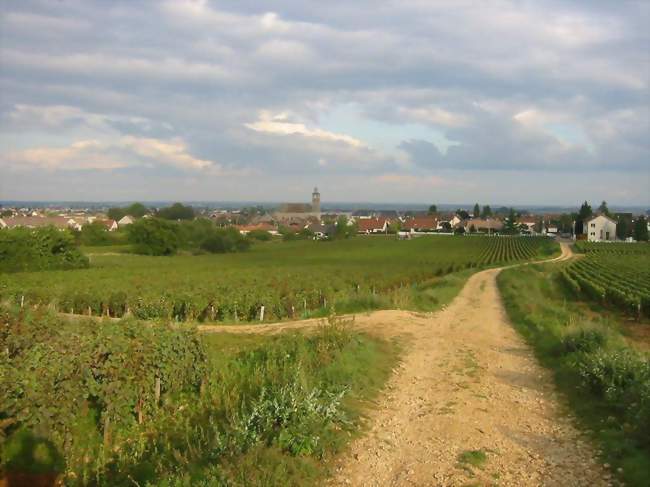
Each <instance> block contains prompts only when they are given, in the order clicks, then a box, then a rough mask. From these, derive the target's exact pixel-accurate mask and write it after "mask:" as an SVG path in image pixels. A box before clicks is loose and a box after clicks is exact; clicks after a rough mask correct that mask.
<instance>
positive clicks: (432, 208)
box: [428, 205, 438, 215]
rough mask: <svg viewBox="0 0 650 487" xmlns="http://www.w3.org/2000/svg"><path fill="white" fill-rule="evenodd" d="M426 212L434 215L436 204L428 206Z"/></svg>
mask: <svg viewBox="0 0 650 487" xmlns="http://www.w3.org/2000/svg"><path fill="white" fill-rule="evenodd" d="M428 213H429V215H435V214H436V213H438V207H437V206H436V205H431V206H429V211H428Z"/></svg>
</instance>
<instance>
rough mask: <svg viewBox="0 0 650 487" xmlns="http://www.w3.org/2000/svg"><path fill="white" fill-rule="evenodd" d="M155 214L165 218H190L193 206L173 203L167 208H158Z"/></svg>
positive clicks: (192, 214)
mask: <svg viewBox="0 0 650 487" xmlns="http://www.w3.org/2000/svg"><path fill="white" fill-rule="evenodd" d="M157 216H158V217H159V218H164V219H165V220H192V219H193V218H194V208H192V207H191V206H185V205H183V204H182V203H174V204H173V205H171V206H168V207H167V208H162V209H160V210H159V211H158V213H157Z"/></svg>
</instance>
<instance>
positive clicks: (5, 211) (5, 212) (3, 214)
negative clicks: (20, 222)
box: [0, 210, 14, 217]
mask: <svg viewBox="0 0 650 487" xmlns="http://www.w3.org/2000/svg"><path fill="white" fill-rule="evenodd" d="M13 215H14V212H13V211H12V210H2V212H0V216H2V217H5V216H13Z"/></svg>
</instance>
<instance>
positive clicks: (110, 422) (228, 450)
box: [0, 311, 396, 485]
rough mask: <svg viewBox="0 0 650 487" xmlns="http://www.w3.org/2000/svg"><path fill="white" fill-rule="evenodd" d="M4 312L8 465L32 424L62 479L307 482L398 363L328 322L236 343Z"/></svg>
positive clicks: (386, 350) (388, 349) (23, 454)
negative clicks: (60, 462) (54, 455)
mask: <svg viewBox="0 0 650 487" xmlns="http://www.w3.org/2000/svg"><path fill="white" fill-rule="evenodd" d="M2 320H3V322H4V321H5V320H8V322H9V324H10V326H9V327H8V328H7V329H5V328H3V335H2V336H1V338H2V343H0V345H1V346H2V348H3V350H4V349H5V347H8V348H9V350H10V354H9V355H6V356H5V355H4V354H3V355H2V360H3V361H2V362H0V378H1V380H0V388H1V389H0V392H2V393H3V398H8V400H7V401H3V402H2V403H1V404H0V417H9V418H13V419H15V420H16V423H15V425H14V426H13V427H12V431H10V434H9V438H8V439H7V440H6V442H5V443H4V446H3V445H2V444H1V442H0V447H2V450H3V452H8V454H4V455H3V459H2V461H3V463H4V466H5V467H6V468H7V469H11V468H14V467H16V468H19V467H20V463H19V461H17V460H20V459H25V458H30V456H34V455H33V454H34V450H33V449H30V448H25V446H24V445H27V444H28V442H27V441H25V439H24V436H25V434H26V433H24V432H26V431H27V432H30V433H29V434H30V435H31V434H32V432H34V434H36V433H38V434H41V435H42V438H43V440H44V441H47V442H50V443H49V444H51V445H53V446H54V448H55V449H53V450H52V451H59V452H61V454H62V456H63V458H64V459H65V470H66V473H67V475H66V477H65V478H66V483H67V484H70V485H75V484H77V485H87V484H93V485H124V484H129V483H130V484H132V483H134V482H135V483H138V484H139V485H213V484H212V482H216V483H217V485H224V484H225V485H241V484H244V485H250V484H251V483H252V484H255V485H257V482H258V481H261V479H263V478H267V479H268V478H269V477H268V475H269V471H270V470H271V471H273V470H277V471H278V476H277V478H275V477H274V478H275V480H276V481H277V482H275V483H276V484H277V483H278V482H282V483H286V484H289V485H301V484H302V485H309V484H314V483H315V482H317V475H318V471H317V470H316V469H315V468H314V466H315V465H317V462H318V460H319V459H321V458H324V457H326V456H327V455H330V454H332V453H335V452H337V451H339V450H340V449H341V448H342V446H343V445H344V444H345V442H346V441H348V439H349V437H350V433H352V432H353V431H354V430H355V429H356V428H357V427H358V424H357V421H358V417H359V406H360V404H361V403H360V401H362V400H365V399H370V398H371V397H372V396H374V395H375V394H376V393H377V392H378V391H379V389H380V388H381V386H382V384H383V383H384V381H385V380H386V378H387V377H388V376H389V375H390V371H391V369H392V368H393V367H394V364H395V359H396V351H395V348H394V347H392V346H390V345H389V344H388V343H386V342H381V341H379V340H375V339H370V338H367V337H365V336H364V335H360V334H358V333H354V332H352V331H351V330H349V328H348V326H347V323H345V322H343V321H341V320H337V319H333V320H331V321H330V323H329V324H328V325H324V326H322V327H321V328H320V329H319V330H317V331H316V332H315V333H314V334H311V335H309V336H308V337H304V336H301V335H298V334H293V335H284V336H279V337H241V338H240V337H235V336H228V335H225V336H224V335H221V334H218V335H208V336H199V335H197V334H196V332H195V331H194V330H192V329H187V330H183V329H179V328H175V327H168V326H164V325H155V326H149V325H146V324H143V323H137V322H132V321H124V322H121V323H110V322H103V323H101V324H100V325H97V324H93V323H91V322H81V323H66V322H63V321H61V320H57V319H56V318H55V317H54V316H52V315H47V314H37V315H34V316H30V315H27V316H22V315H20V314H19V313H17V312H16V311H10V312H6V315H5V316H2ZM26 325H27V326H26ZM43 358H44V360H45V362H44V363H43V364H41V360H42V359H43ZM35 364H38V365H37V367H36V368H35V369H32V368H31V367H33V366H34V365H35ZM156 377H158V378H161V382H160V383H161V395H160V400H159V401H156V396H155V394H156V393H155V391H156V382H155V378H156ZM28 386H29V387H28ZM27 388H29V390H27ZM15 445H22V446H21V447H20V448H17V447H16V446H15ZM53 463H54V462H50V464H53ZM58 469H59V467H58V466H57V470H58Z"/></svg>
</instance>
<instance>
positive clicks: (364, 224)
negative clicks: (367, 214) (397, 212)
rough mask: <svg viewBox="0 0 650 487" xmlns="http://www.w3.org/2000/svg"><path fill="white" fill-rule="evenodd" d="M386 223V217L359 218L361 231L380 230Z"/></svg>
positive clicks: (358, 222)
mask: <svg viewBox="0 0 650 487" xmlns="http://www.w3.org/2000/svg"><path fill="white" fill-rule="evenodd" d="M386 223H388V220H386V218H360V219H359V220H357V228H358V229H359V231H360V232H372V231H380V230H383V229H384V225H385V224H386Z"/></svg>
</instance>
